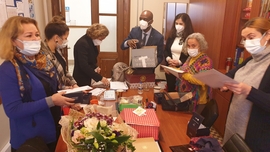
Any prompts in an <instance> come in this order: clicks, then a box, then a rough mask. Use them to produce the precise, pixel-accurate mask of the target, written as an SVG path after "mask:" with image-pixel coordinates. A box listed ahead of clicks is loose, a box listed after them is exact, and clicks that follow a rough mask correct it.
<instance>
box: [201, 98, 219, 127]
mask: <svg viewBox="0 0 270 152" xmlns="http://www.w3.org/2000/svg"><path fill="white" fill-rule="evenodd" d="M200 114H201V115H202V116H203V117H204V120H203V122H202V124H203V125H204V126H205V127H208V128H211V127H212V125H213V124H214V123H215V121H216V120H217V118H218V115H219V112H218V105H217V102H216V100H215V99H211V100H210V101H209V102H207V103H206V105H205V107H204V109H203V110H202V112H201V113H200Z"/></svg>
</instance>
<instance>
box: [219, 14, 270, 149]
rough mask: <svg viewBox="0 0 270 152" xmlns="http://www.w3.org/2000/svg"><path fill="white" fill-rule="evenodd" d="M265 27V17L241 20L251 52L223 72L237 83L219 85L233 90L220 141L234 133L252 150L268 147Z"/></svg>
mask: <svg viewBox="0 0 270 152" xmlns="http://www.w3.org/2000/svg"><path fill="white" fill-rule="evenodd" d="M269 29H270V22H269V20H268V19H265V18H253V19H250V20H249V21H247V22H246V23H245V25H244V28H243V30H242V32H241V35H242V37H243V39H244V46H245V48H246V50H247V51H248V52H249V53H250V54H251V56H250V57H249V58H247V59H246V60H245V61H244V62H243V63H242V64H240V65H238V66H237V67H236V68H234V69H232V70H230V71H229V72H228V73H227V74H226V75H228V76H229V77H231V78H233V79H234V80H236V81H238V82H239V83H238V84H235V83H234V84H233V83H226V84H224V87H223V88H222V89H221V91H224V90H228V89H229V90H231V91H232V92H233V93H234V94H233V97H232V100H231V103H230V109H229V112H228V116H227V122H226V128H225V135H224V140H223V142H224V143H225V142H226V141H227V140H228V139H229V138H230V137H231V136H232V135H233V134H234V133H238V134H239V135H240V136H242V137H243V138H244V139H245V142H246V143H247V145H248V146H249V147H250V148H251V150H252V151H254V152H257V151H258V152H266V151H269V149H270V77H269V75H270V66H269V61H270V47H269V39H270V30H269Z"/></svg>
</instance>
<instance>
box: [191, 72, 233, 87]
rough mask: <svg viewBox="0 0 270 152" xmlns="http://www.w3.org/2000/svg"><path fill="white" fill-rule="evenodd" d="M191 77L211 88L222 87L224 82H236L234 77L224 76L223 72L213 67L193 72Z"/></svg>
mask: <svg viewBox="0 0 270 152" xmlns="http://www.w3.org/2000/svg"><path fill="white" fill-rule="evenodd" d="M193 77H194V78H196V79H198V80H200V81H202V82H204V83H205V84H207V85H208V86H210V87H212V88H221V87H223V85H224V83H225V82H230V83H238V82H237V81H235V80H234V79H232V78H230V77H228V76H226V75H225V74H223V73H221V72H219V71H217V70H215V69H211V70H208V71H205V72H201V73H198V74H195V75H194V76H193Z"/></svg>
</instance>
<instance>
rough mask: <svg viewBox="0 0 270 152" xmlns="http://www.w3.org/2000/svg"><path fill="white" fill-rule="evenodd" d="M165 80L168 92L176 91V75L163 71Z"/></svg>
mask: <svg viewBox="0 0 270 152" xmlns="http://www.w3.org/2000/svg"><path fill="white" fill-rule="evenodd" d="M165 76H166V81H167V88H168V92H174V91H176V89H175V87H176V79H177V78H176V77H175V76H174V75H173V74H167V73H165Z"/></svg>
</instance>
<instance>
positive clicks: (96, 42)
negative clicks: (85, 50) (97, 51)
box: [93, 39, 102, 46]
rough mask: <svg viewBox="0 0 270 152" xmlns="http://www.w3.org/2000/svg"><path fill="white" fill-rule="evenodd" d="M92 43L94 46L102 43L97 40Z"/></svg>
mask: <svg viewBox="0 0 270 152" xmlns="http://www.w3.org/2000/svg"><path fill="white" fill-rule="evenodd" d="M93 42H94V45H95V46H97V45H100V44H101V43H102V41H101V40H99V39H94V40H93Z"/></svg>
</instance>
